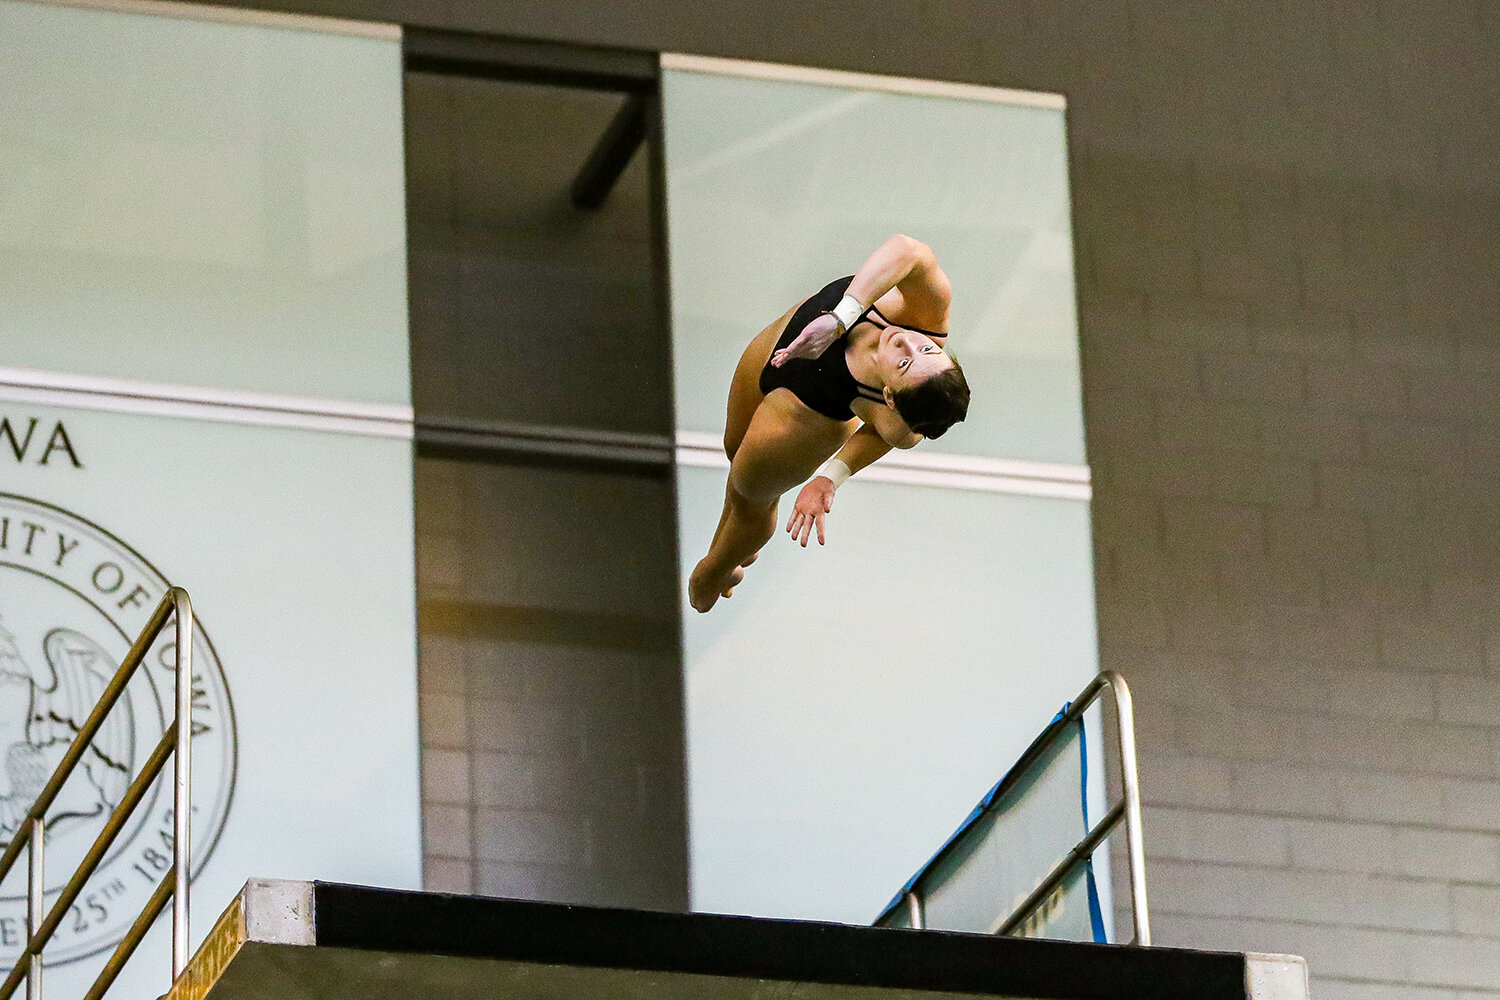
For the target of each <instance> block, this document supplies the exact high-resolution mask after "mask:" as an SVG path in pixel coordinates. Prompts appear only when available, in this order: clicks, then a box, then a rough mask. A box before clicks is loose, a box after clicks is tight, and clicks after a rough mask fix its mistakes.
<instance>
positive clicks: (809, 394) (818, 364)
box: [760, 274, 885, 420]
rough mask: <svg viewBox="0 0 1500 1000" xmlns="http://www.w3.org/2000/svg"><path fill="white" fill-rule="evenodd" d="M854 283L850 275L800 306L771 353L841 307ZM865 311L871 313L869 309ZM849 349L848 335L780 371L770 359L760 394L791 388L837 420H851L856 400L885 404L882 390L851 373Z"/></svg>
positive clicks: (824, 288) (785, 366)
mask: <svg viewBox="0 0 1500 1000" xmlns="http://www.w3.org/2000/svg"><path fill="white" fill-rule="evenodd" d="M853 280H854V275H852V274H851V275H849V277H847V278H840V279H838V280H837V281H832V282H829V283H828V284H827V285H824V286H823V289H822V291H820V292H818V293H817V294H815V295H813V296H811V297H810V298H808V300H807V301H806V302H804V303H802V304H801V305H800V306H798V307H797V311H796V312H794V313H792V318H791V319H789V320H788V321H787V324H786V329H785V330H783V331H781V336H780V337H778V338H777V339H776V346H775V347H773V348H772V349H771V353H772V354H774V353H776V352H777V351H779V350H781V349H782V348H783V347H786V346H787V345H788V344H790V343H791V342H792V341H794V340H796V339H797V334H799V333H801V332H802V329H803V327H805V326H807V324H809V323H811V322H812V321H813V320H814V319H816V318H817V317H818V316H820V315H822V314H823V313H826V312H829V311H830V310H832V309H833V307H834V306H836V305H838V304H839V300H840V299H842V298H843V297H844V293H845V292H847V291H848V290H849V283H850V282H852V281H853ZM865 312H866V313H868V312H869V310H865ZM864 316H865V313H861V314H860V319H863V318H864ZM858 322H859V319H856V320H855V321H854V323H851V324H850V326H851V327H852V326H854V325H855V324H857V323H858ZM848 346H849V334H848V333H847V332H846V333H845V334H844V335H843V336H842V337H840V338H839V339H838V340H836V341H834V342H833V343H832V344H829V345H828V350H826V351H824V352H823V353H822V355H821V356H819V357H816V358H792V359H791V360H790V361H788V362H787V363H786V364H784V365H782V366H781V367H780V368H777V367H776V366H775V365H773V364H771V362H770V361H769V360H767V361H766V366H765V367H764V368H762V369H761V370H760V391H761V392H763V393H768V392H770V391H771V390H772V389H781V388H786V389H790V390H792V392H793V394H795V395H796V397H797V398H798V399H800V400H802V402H804V403H806V404H807V405H808V406H809V407H811V408H812V409H813V410H815V411H817V412H818V413H821V414H823V416H825V417H832V418H833V419H834V420H849V419H852V418H853V416H854V411H853V410H851V409H850V408H849V404H850V403H852V402H853V401H854V400H855V399H861V398H862V399H868V400H870V401H871V402H875V403H883V402H885V394H884V393H882V392H881V391H880V390H879V389H877V388H875V387H874V386H869V385H865V384H864V383H863V382H860V381H858V380H857V379H855V377H854V376H853V375H851V374H849V362H848V361H846V360H845V358H844V352H845V350H847V349H848Z"/></svg>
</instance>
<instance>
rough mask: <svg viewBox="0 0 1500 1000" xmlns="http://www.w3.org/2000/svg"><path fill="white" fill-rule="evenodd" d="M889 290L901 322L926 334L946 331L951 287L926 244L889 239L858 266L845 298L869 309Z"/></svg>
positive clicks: (900, 238)
mask: <svg viewBox="0 0 1500 1000" xmlns="http://www.w3.org/2000/svg"><path fill="white" fill-rule="evenodd" d="M893 288H894V289H896V290H897V291H898V292H899V293H900V294H901V301H902V309H901V313H902V316H901V320H904V321H905V322H907V323H911V324H913V325H915V326H919V327H925V328H927V329H929V330H946V329H947V328H948V306H949V303H950V302H951V301H952V299H953V286H952V285H950V284H949V282H948V276H947V275H946V274H944V273H943V269H942V268H941V267H939V266H938V262H937V257H936V255H934V254H933V252H932V248H931V247H929V246H928V245H927V244H926V243H923V242H922V241H921V240H915V239H912V238H911V237H910V236H902V235H900V234H897V235H895V236H892V237H891V238H890V239H888V240H886V241H885V242H884V243H882V244H880V246H879V247H878V248H876V250H875V252H874V253H872V254H870V256H869V257H868V258H867V259H866V260H865V262H864V263H863V264H861V265H860V268H859V270H858V271H857V272H856V273H855V275H854V280H853V281H851V282H850V283H849V294H850V295H851V296H853V297H854V298H855V299H857V300H858V301H859V304H860V305H861V306H870V305H873V304H874V303H875V302H876V301H877V300H879V299H880V297H881V296H882V295H885V294H886V293H887V292H889V291H890V290H891V289H893Z"/></svg>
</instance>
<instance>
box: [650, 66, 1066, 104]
mask: <svg viewBox="0 0 1500 1000" xmlns="http://www.w3.org/2000/svg"><path fill="white" fill-rule="evenodd" d="M661 65H662V69H675V70H681V71H683V72H687V73H715V74H718V75H720V76H746V77H752V78H755V79H759V80H782V81H786V82H788V83H816V84H822V85H823V86H827V87H853V88H856V89H859V90H883V91H888V92H890V93H893V94H916V95H918V96H921V97H946V98H949V99H950V100H959V101H987V102H989V103H991V104H1018V105H1021V106H1022V107H1029V108H1046V109H1048V110H1051V111H1065V110H1067V107H1068V100H1067V98H1065V97H1063V95H1061V94H1046V93H1042V92H1040V91H1032V90H1010V89H1008V88H1005V87H984V86H980V85H979V84H974V83H951V82H949V81H946V80H918V79H916V78H914V77H906V76H882V75H880V74H877V73H850V72H848V71H846V70H838V69H818V68H815V67H812V66H788V65H784V64H782V63H767V62H751V61H749V60H746V59H719V58H715V57H713V56H693V55H685V54H683V53H679V52H663V53H662V54H661Z"/></svg>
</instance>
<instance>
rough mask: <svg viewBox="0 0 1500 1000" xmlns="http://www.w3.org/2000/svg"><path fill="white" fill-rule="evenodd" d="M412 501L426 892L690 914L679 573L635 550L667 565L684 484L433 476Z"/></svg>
mask: <svg viewBox="0 0 1500 1000" xmlns="http://www.w3.org/2000/svg"><path fill="white" fill-rule="evenodd" d="M417 486H418V495H417V519H418V520H417V524H418V531H419V534H418V538H417V570H418V576H419V579H420V584H421V590H420V593H421V597H422V602H421V605H420V610H419V616H420V617H419V621H420V625H421V627H420V629H419V647H420V648H419V662H420V665H421V669H420V673H419V686H420V700H421V703H420V709H421V711H420V717H421V724H422V799H423V807H422V808H423V835H424V844H423V848H424V850H423V854H424V862H425V875H424V878H425V885H426V886H427V888H429V889H434V890H437V891H444V892H461V893H480V894H484V895H495V896H510V897H514V898H522V899H546V900H553V901H559V902H573V903H593V904H598V905H613V906H636V907H646V908H655V909H665V910H681V909H684V908H685V907H686V905H687V894H686V890H687V877H686V872H687V858H686V837H685V833H684V822H685V819H684V809H685V804H684V788H683V780H682V774H683V760H682V722H681V716H682V692H681V680H680V676H679V671H680V667H679V656H678V653H677V643H676V622H675V620H671V619H669V618H663V617H662V609H663V608H665V609H667V610H668V613H670V611H671V609H674V608H675V606H676V604H675V597H676V581H675V579H674V577H673V571H674V569H675V562H663V561H661V560H649V559H642V558H640V556H639V554H638V553H637V552H636V551H635V550H634V544H635V543H638V544H640V545H642V546H649V547H650V550H652V551H657V550H663V549H665V550H670V549H671V547H672V537H671V531H672V525H673V523H674V521H673V518H672V492H671V488H670V484H669V483H667V482H665V481H663V480H657V479H649V478H638V477H630V476H621V475H618V474H610V473H601V472H589V471H583V470H570V469H543V468H528V467H515V466H505V465H486V464H476V463H472V462H452V461H445V460H437V459H421V460H419V461H418V467H417ZM539 553H543V554H545V557H544V558H541V557H539V556H538V554H539ZM559 567H586V568H587V572H572V573H569V572H560V571H559Z"/></svg>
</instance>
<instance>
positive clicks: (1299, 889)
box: [267, 0, 1500, 1000]
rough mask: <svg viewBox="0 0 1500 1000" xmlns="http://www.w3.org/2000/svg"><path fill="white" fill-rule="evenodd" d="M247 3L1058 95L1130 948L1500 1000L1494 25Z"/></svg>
mask: <svg viewBox="0 0 1500 1000" xmlns="http://www.w3.org/2000/svg"><path fill="white" fill-rule="evenodd" d="M267 2H268V3H269V4H270V5H271V6H277V7H281V8H283V9H299V10H308V11H315V12H320V13H328V14H336V15H342V16H353V17H360V16H364V17H374V18H386V19H392V20H404V21H406V22H407V23H415V24H425V25H431V26H441V27H448V28H454V29H459V30H470V31H481V32H494V33H500V34H515V35H522V36H529V37H536V36H538V35H541V36H544V37H547V38H551V39H555V40H559V41H569V42H583V43H597V44H613V45H623V46H631V47H637V48H643V49H658V50H669V51H686V52H695V53H703V54H710V55H723V56H733V57H740V58H751V59H765V60H772V61H781V62H790V63H799V64H805V65H815V66H829V67H833V68H841V69H852V70H864V71H873V72H886V73H894V74H898V75H910V76H920V77H933V78H940V79H952V80H963V81H972V82H977V83H986V84H996V85H1001V86H1013V87H1022V88H1034V89H1042V90H1052V91H1060V92H1063V93H1065V94H1067V95H1068V98H1069V108H1070V110H1069V120H1070V143H1071V150H1072V164H1073V190H1074V207H1075V211H1074V225H1075V233H1076V237H1077V241H1076V242H1077V262H1078V278H1079V304H1080V322H1081V329H1082V337H1083V351H1084V376H1085V407H1086V420H1087V430H1088V437H1089V452H1090V458H1091V461H1092V463H1093V465H1094V468H1095V474H1096V497H1095V502H1094V524H1095V536H1096V556H1097V574H1098V587H1099V613H1100V622H1099V628H1100V636H1101V649H1102V655H1103V658H1104V661H1105V665H1106V666H1110V667H1115V668H1118V669H1120V670H1122V671H1124V672H1125V673H1126V675H1127V676H1128V677H1129V678H1131V679H1132V681H1133V682H1134V684H1135V686H1136V689H1137V704H1138V707H1139V711H1140V716H1141V717H1140V723H1141V731H1142V733H1141V754H1142V756H1141V771H1142V777H1143V781H1144V784H1145V794H1146V799H1147V812H1146V822H1147V830H1146V834H1147V847H1148V853H1149V861H1148V875H1149V879H1150V881H1151V886H1152V901H1153V904H1154V909H1153V917H1154V922H1155V927H1156V933H1157V940H1158V941H1159V942H1160V943H1162V944H1176V945H1188V946H1198V947H1210V948H1242V949H1255V950H1271V951H1278V950H1279V951H1290V952H1296V953H1299V954H1304V955H1306V956H1307V957H1308V958H1309V960H1310V968H1311V973H1312V977H1313V993H1314V996H1316V997H1318V998H1319V1000H1345V998H1355V997H1358V998H1363V1000H1387V998H1396V997H1400V998H1403V1000H1458V998H1465V1000H1477V998H1481V997H1496V996H1500V612H1497V608H1500V545H1497V539H1500V458H1497V450H1496V447H1495V445H1494V441H1495V440H1496V437H1497V433H1496V432H1497V430H1500V427H1497V424H1500V283H1497V281H1496V276H1497V274H1500V170H1497V167H1496V165H1497V164H1500V129H1497V128H1496V127H1495V123H1496V121H1497V117H1500V116H1497V111H1500V109H1497V106H1496V96H1495V95H1496V94H1500V7H1497V6H1496V5H1494V4H1493V3H1490V2H1488V0H1447V2H1443V3H1414V2H1410V0H1265V2H1262V3H1255V4H1244V3H1232V2H1229V0H1205V2H1195V3H1187V2H1172V0H1115V2H1103V0H935V2H926V3H910V2H908V0H858V2H856V0H827V2H824V3H820V4H818V5H816V6H810V5H807V4H802V3H798V2H795V0H754V2H749V3H746V2H743V0H692V2H686V0H681V2H678V0H662V2H659V3H654V4H623V3H622V4H613V5H602V4H599V3H596V2H582V0H564V2H558V0H545V2H544V0H512V2H508V3H505V4H473V5H450V4H437V3H433V2H431V0H379V2H375V0H267ZM958 294H962V289H960V290H958Z"/></svg>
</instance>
